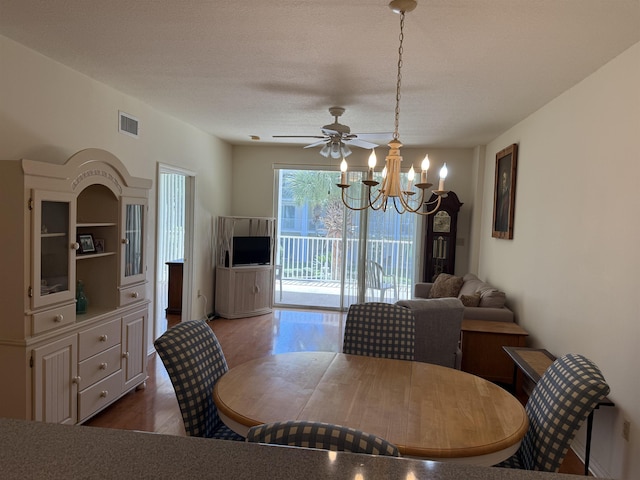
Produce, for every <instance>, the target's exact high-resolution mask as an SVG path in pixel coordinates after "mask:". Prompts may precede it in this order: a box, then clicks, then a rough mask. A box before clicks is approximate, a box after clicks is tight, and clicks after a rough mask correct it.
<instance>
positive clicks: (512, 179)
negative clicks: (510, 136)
mask: <svg viewBox="0 0 640 480" xmlns="http://www.w3.org/2000/svg"><path fill="white" fill-rule="evenodd" d="M517 163H518V145H517V144H515V143H514V144H513V145H509V146H508V147H507V148H504V149H502V150H500V151H499V152H498V153H497V154H496V170H495V185H494V190H493V225H492V228H491V236H492V237H495V238H505V239H509V240H510V239H512V238H513V215H514V208H515V203H516V167H517Z"/></svg>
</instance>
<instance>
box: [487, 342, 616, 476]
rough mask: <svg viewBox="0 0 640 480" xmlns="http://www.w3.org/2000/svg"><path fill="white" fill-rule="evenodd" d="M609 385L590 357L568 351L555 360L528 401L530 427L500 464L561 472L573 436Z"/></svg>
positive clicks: (606, 392) (604, 394) (607, 391)
mask: <svg viewBox="0 0 640 480" xmlns="http://www.w3.org/2000/svg"><path fill="white" fill-rule="evenodd" d="M608 393H609V385H607V383H606V382H605V380H604V377H603V376H602V373H601V372H600V370H599V369H598V367H597V366H596V365H595V364H594V363H593V362H592V361H591V360H589V359H587V358H585V357H583V356H582V355H577V354H567V355H565V356H564V357H562V358H559V359H557V360H556V361H555V362H553V363H552V364H551V366H550V367H549V368H548V369H547V371H546V372H545V373H544V375H542V378H540V380H539V381H538V383H537V384H536V386H535V388H534V389H533V392H531V396H530V397H529V400H528V401H527V404H526V407H525V410H526V411H527V416H528V417H529V430H528V431H527V433H526V435H525V437H524V439H523V440H522V444H521V445H520V448H519V449H518V451H517V452H516V454H515V455H514V456H512V457H511V458H509V459H507V460H506V461H505V462H503V463H502V464H500V465H498V466H500V467H509V468H521V469H525V470H540V471H544V472H557V471H558V469H559V468H560V464H561V463H562V460H563V459H564V457H565V455H566V454H567V451H568V450H569V446H570V445H571V441H572V440H573V437H575V435H576V432H577V431H578V430H579V429H580V426H581V425H582V423H583V422H584V420H585V419H586V418H587V417H588V416H589V414H590V413H591V412H592V411H593V410H594V409H595V408H596V406H597V405H598V403H599V402H600V401H601V400H602V399H604V398H605V397H606V396H607V394H608Z"/></svg>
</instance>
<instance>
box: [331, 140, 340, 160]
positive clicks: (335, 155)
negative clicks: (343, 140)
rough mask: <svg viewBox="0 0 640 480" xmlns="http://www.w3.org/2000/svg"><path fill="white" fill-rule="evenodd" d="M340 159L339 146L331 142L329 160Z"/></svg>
mask: <svg viewBox="0 0 640 480" xmlns="http://www.w3.org/2000/svg"><path fill="white" fill-rule="evenodd" d="M340 157H342V152H341V151H340V144H339V143H336V142H333V143H332V144H331V158H340Z"/></svg>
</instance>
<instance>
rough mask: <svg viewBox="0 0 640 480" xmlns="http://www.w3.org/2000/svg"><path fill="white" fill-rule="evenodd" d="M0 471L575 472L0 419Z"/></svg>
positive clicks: (478, 477)
mask: <svg viewBox="0 0 640 480" xmlns="http://www.w3.org/2000/svg"><path fill="white" fill-rule="evenodd" d="M0 477H2V478H3V479H17V478H20V479H65V480H68V479H70V478H73V479H90V478H118V479H122V478H135V479H144V478H155V479H158V478H171V479H179V478H233V479H236V478H256V479H258V478H259V479H264V480H268V479H274V480H275V479H278V480H282V479H289V478H303V479H304V480H313V479H326V478H344V479H351V480H353V479H362V480H377V479H403V480H410V479H413V478H416V479H434V480H436V479H437V480H453V479H455V480H458V479H464V480H487V479H496V480H502V479H504V480H506V479H509V480H545V479H546V480H575V478H576V477H575V476H574V475H562V474H548V473H539V472H526V471H517V470H506V469H500V468H490V467H474V466H469V465H462V464H456V463H439V462H429V461H420V460H413V459H408V458H393V457H376V456H370V455H356V454H352V453H337V454H336V453H333V452H332V454H329V452H326V451H322V450H311V449H302V448H293V447H279V446H267V445H259V444H249V443H243V442H232V441H224V440H211V439H203V438H193V437H178V436H171V435H160V434H154V433H145V432H133V431H126V430H112V429H104V428H96V427H87V426H68V425H55V424H45V423H39V422H30V421H24V420H10V419H0Z"/></svg>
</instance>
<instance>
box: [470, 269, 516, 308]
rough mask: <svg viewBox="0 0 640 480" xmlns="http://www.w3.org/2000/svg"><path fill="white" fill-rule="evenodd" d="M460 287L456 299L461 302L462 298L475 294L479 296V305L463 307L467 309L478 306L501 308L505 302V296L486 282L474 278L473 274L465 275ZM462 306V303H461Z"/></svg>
mask: <svg viewBox="0 0 640 480" xmlns="http://www.w3.org/2000/svg"><path fill="white" fill-rule="evenodd" d="M462 279H463V280H464V282H463V284H462V287H461V288H460V293H459V294H458V298H459V299H460V300H461V301H462V296H463V295H464V296H468V295H473V294H475V293H479V294H480V303H479V304H478V305H465V306H468V307H472V306H478V307H493V308H502V307H504V304H505V302H506V300H507V295H506V294H505V293H504V292H502V291H500V290H498V289H497V288H495V287H492V286H491V285H489V284H488V283H486V282H483V281H482V280H480V279H479V278H478V277H476V276H475V275H474V274H473V273H467V274H466V275H465V276H464V277H462ZM462 303H463V304H464V301H462Z"/></svg>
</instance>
